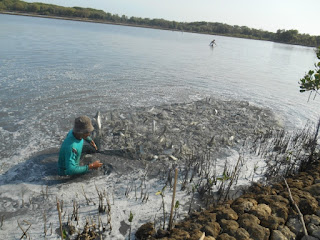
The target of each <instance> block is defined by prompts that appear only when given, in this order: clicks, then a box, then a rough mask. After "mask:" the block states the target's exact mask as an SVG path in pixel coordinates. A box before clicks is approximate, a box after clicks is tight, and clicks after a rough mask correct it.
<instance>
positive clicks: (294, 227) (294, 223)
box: [286, 217, 303, 235]
mask: <svg viewBox="0 0 320 240" xmlns="http://www.w3.org/2000/svg"><path fill="white" fill-rule="evenodd" d="M286 225H287V227H288V228H289V229H290V231H292V232H293V233H294V234H295V235H301V234H302V233H303V226H302V224H301V222H300V220H299V218H298V217H293V218H289V219H288V221H287V223H286Z"/></svg>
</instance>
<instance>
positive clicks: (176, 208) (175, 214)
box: [173, 201, 180, 219]
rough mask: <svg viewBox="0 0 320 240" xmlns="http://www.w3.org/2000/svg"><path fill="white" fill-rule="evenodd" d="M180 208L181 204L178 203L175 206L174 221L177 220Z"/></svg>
mask: <svg viewBox="0 0 320 240" xmlns="http://www.w3.org/2000/svg"><path fill="white" fill-rule="evenodd" d="M179 207H180V202H179V201H176V204H175V205H174V216H173V219H176V218H177V213H178V210H179Z"/></svg>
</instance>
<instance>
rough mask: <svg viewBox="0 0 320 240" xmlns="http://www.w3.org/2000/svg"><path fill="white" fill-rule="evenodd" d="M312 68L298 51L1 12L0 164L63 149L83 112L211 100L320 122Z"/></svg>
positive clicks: (290, 121) (294, 120)
mask: <svg viewBox="0 0 320 240" xmlns="http://www.w3.org/2000/svg"><path fill="white" fill-rule="evenodd" d="M213 38H214V39H216V43H217V46H215V47H214V48H211V47H209V43H210V41H211V40H212V39H213ZM315 62H316V55H315V52H314V50H313V49H312V48H307V47H301V46H291V45H286V44H279V43H272V42H266V41H255V40H247V39H238V38H230V37H222V36H210V35H203V34H192V33H183V32H173V31H163V30H154V29H145V28H136V27H126V26H116V25H106V24H95V23H85V22H75V21H65V20H54V19H43V18H32V17H23V16H8V15H1V14H0V104H1V108H0V136H1V138H2V140H3V141H1V142H0V165H1V164H2V166H6V165H10V164H14V163H17V162H20V161H23V160H24V159H26V158H27V157H28V156H30V155H31V154H33V153H36V152H37V151H40V150H44V149H47V148H51V147H58V146H59V145H60V142H61V140H62V139H63V138H64V136H65V134H66V132H67V131H68V129H70V128H72V122H73V119H74V118H75V117H76V116H78V115H80V114H86V115H89V116H93V115H94V114H95V112H96V111H97V110H100V111H101V112H103V111H106V110H109V109H118V108H129V107H136V106H152V105H160V104H167V103H176V102H185V101H192V100H196V99H199V98H203V97H206V96H214V97H216V98H223V99H231V98H232V99H236V100H246V101H249V102H250V103H253V104H257V105H259V106H262V107H267V108H270V109H272V110H273V111H274V112H275V113H276V114H277V115H278V116H279V118H280V119H281V120H283V122H284V123H285V124H286V126H288V127H290V128H292V127H301V126H303V125H304V124H305V123H306V122H307V121H308V119H310V120H312V121H316V119H317V117H318V115H319V111H318V108H317V105H318V103H319V100H317V99H316V100H315V101H310V102H309V103H308V102H307V99H308V94H300V93H299V86H298V81H299V79H300V78H301V77H303V75H304V73H305V72H306V71H307V70H309V69H313V68H314V63H315ZM4 169H5V167H4Z"/></svg>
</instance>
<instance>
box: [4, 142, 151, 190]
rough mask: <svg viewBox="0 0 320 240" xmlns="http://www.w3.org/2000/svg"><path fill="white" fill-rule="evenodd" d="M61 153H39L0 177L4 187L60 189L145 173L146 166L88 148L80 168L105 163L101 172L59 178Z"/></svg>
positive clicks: (51, 151)
mask: <svg viewBox="0 0 320 240" xmlns="http://www.w3.org/2000/svg"><path fill="white" fill-rule="evenodd" d="M58 157H59V149H48V150H44V151H42V152H39V153H37V154H36V155H34V156H32V157H30V158H29V159H27V160H26V161H25V162H22V163H19V164H17V165H15V166H13V167H12V168H10V169H9V170H8V171H7V172H5V173H4V174H2V175H1V176H0V185H6V184H19V183H30V184H36V185H47V186H52V185H59V184H65V183H74V182H85V181H87V180H90V179H91V178H93V177H99V176H103V175H109V174H111V173H114V174H115V175H116V176H117V175H118V176H121V175H124V174H130V173H132V172H134V171H135V170H137V169H144V168H145V167H146V164H145V163H144V162H143V161H140V160H133V159H130V158H126V157H125V156H119V155H116V154H115V155H113V154H110V155H109V154H108V155H106V154H103V153H96V152H92V151H88V150H86V149H85V148H84V154H83V155H82V157H81V160H80V165H86V164H89V163H92V162H94V161H96V160H99V161H100V162H102V163H103V166H102V168H100V169H99V170H94V171H89V172H88V173H86V174H79V175H75V176H59V175H58Z"/></svg>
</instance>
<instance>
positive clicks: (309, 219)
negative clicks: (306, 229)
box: [304, 214, 320, 226]
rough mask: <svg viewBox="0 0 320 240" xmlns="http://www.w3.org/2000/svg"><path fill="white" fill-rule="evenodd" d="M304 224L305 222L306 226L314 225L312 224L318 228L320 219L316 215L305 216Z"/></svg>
mask: <svg viewBox="0 0 320 240" xmlns="http://www.w3.org/2000/svg"><path fill="white" fill-rule="evenodd" d="M304 222H305V224H309V223H312V224H315V225H317V226H320V217H319V216H317V215H315V214H312V215H305V216H304Z"/></svg>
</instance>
